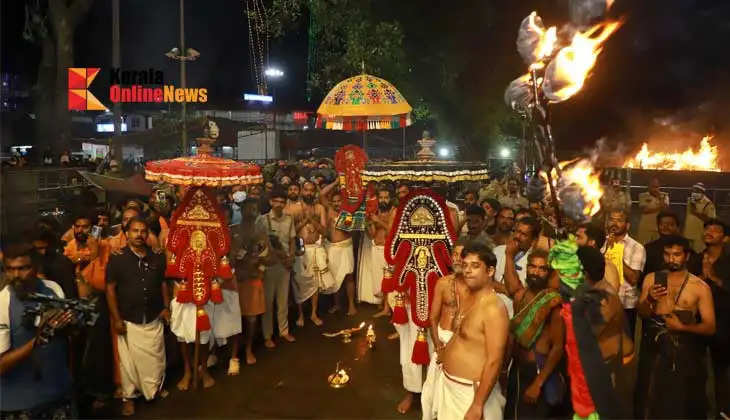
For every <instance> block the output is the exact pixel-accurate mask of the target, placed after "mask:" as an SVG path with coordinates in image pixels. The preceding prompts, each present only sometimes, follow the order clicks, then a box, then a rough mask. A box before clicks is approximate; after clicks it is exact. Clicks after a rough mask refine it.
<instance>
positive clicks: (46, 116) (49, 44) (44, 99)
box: [33, 35, 60, 153]
mask: <svg viewBox="0 0 730 420" xmlns="http://www.w3.org/2000/svg"><path fill="white" fill-rule="evenodd" d="M55 94H56V45H55V41H54V40H53V39H52V38H51V37H50V35H49V36H47V37H45V38H43V40H42V41H41V62H40V64H39V66H38V79H37V80H36V84H35V86H34V87H33V95H34V96H35V107H34V108H35V121H36V123H35V136H36V144H38V145H39V149H40V150H45V148H46V147H47V146H51V147H52V148H54V152H55V153H58V152H60V150H57V149H55V142H54V141H52V140H53V137H52V136H53V125H54V124H53V120H54V119H55V115H54V113H55V108H54V107H55V99H56V96H55Z"/></svg>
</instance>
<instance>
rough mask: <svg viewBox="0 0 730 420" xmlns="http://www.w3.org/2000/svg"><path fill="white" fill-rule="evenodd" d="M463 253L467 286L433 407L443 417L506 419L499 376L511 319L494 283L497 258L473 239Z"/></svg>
mask: <svg viewBox="0 0 730 420" xmlns="http://www.w3.org/2000/svg"><path fill="white" fill-rule="evenodd" d="M462 255H463V256H464V258H463V263H462V264H463V267H464V282H465V284H466V286H467V287H466V288H465V294H464V296H463V299H460V301H459V304H458V305H459V311H458V312H457V313H456V315H455V317H454V320H453V323H452V325H453V329H454V335H453V337H452V338H451V340H450V341H449V343H448V344H447V345H446V348H445V349H444V350H443V352H442V357H441V361H442V364H441V366H440V367H439V368H440V370H441V373H442V375H443V378H442V379H441V381H439V384H437V385H440V386H439V387H438V389H434V391H433V392H434V398H433V406H432V408H431V410H432V412H434V413H436V414H435V415H436V417H437V418H440V419H466V420H476V419H482V418H483V419H502V418H503V414H502V413H503V410H504V403H505V399H504V397H503V396H502V392H501V390H500V387H499V383H498V382H497V378H498V376H499V372H500V370H501V367H502V361H503V358H504V353H505V348H506V346H507V335H508V331H509V320H508V318H507V310H506V309H505V307H504V303H503V302H502V300H501V299H500V298H499V297H498V296H497V294H496V293H495V292H494V289H493V288H492V287H491V283H492V281H493V278H494V269H495V265H496V263H497V259H496V257H495V256H494V254H493V253H492V251H490V250H489V248H488V247H487V246H486V245H483V244H479V243H474V244H468V245H467V246H466V247H464V251H463V252H462ZM457 296H458V295H457Z"/></svg>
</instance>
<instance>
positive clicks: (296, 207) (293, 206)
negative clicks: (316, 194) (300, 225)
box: [284, 183, 303, 223]
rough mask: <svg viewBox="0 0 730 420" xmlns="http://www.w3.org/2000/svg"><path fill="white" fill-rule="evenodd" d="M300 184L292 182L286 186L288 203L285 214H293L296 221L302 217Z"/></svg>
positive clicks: (285, 206)
mask: <svg viewBox="0 0 730 420" xmlns="http://www.w3.org/2000/svg"><path fill="white" fill-rule="evenodd" d="M299 192H300V188H299V184H294V183H293V184H290V185H289V186H288V187H286V205H284V214H286V215H288V216H291V217H292V219H294V222H295V223H296V222H298V221H299V220H300V219H301V218H302V210H303V209H302V202H301V201H300V200H299Z"/></svg>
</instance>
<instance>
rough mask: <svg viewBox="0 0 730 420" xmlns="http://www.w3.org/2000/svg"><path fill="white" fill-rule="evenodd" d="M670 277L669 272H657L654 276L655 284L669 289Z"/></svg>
mask: <svg viewBox="0 0 730 420" xmlns="http://www.w3.org/2000/svg"><path fill="white" fill-rule="evenodd" d="M668 277H669V272H667V271H666V270H662V271H657V272H656V274H655V275H654V284H656V285H658V286H662V287H664V288H665V289H666V288H667V278H668Z"/></svg>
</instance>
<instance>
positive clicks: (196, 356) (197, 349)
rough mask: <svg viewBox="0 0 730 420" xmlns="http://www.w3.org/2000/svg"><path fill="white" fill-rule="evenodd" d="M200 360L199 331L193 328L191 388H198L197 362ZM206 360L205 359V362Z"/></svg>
mask: <svg viewBox="0 0 730 420" xmlns="http://www.w3.org/2000/svg"><path fill="white" fill-rule="evenodd" d="M199 362H200V331H198V329H197V328H195V351H194V352H193V390H197V389H198V379H199V378H198V363H199ZM207 362H208V361H207V360H206V361H205V363H207Z"/></svg>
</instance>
